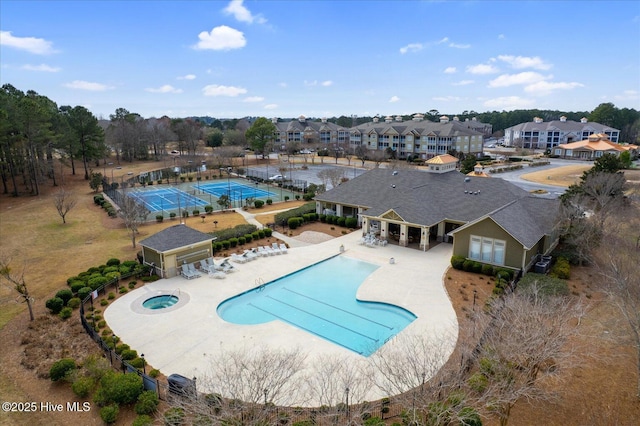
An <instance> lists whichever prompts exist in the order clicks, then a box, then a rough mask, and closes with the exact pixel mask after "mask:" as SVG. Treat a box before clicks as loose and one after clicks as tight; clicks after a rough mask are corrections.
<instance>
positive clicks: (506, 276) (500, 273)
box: [495, 268, 513, 281]
mask: <svg viewBox="0 0 640 426" xmlns="http://www.w3.org/2000/svg"><path fill="white" fill-rule="evenodd" d="M495 274H496V278H501V279H503V280H507V281H511V279H512V278H513V271H512V270H511V269H506V268H500V269H497V270H496V271H495Z"/></svg>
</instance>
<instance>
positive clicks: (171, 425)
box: [164, 407, 184, 426]
mask: <svg viewBox="0 0 640 426" xmlns="http://www.w3.org/2000/svg"><path fill="white" fill-rule="evenodd" d="M183 422H184V410H183V409H182V408H180V407H171V408H169V409H168V410H167V411H165V412H164V424H165V425H167V426H178V425H181V424H182V423H183Z"/></svg>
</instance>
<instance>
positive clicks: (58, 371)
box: [49, 358, 76, 382]
mask: <svg viewBox="0 0 640 426" xmlns="http://www.w3.org/2000/svg"><path fill="white" fill-rule="evenodd" d="M75 369H76V362H75V361H74V360H73V359H71V358H62V359H61V360H59V361H56V362H54V363H53V365H52V366H51V368H50V369H49V378H51V381H53V382H57V381H58V380H60V379H64V378H65V377H66V376H67V374H69V372H71V371H74V370H75Z"/></svg>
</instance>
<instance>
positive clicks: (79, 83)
mask: <svg viewBox="0 0 640 426" xmlns="http://www.w3.org/2000/svg"><path fill="white" fill-rule="evenodd" d="M64 86H65V87H68V88H69V89H77V90H87V91H89V92H104V91H105V90H110V89H113V87H111V86H107V85H106V84H101V83H92V82H90V81H84V80H74V81H72V82H71V83H66V84H65V85H64Z"/></svg>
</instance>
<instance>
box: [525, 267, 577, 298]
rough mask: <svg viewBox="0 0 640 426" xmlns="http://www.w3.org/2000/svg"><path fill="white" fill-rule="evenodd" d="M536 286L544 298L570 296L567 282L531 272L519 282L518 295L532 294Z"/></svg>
mask: <svg viewBox="0 0 640 426" xmlns="http://www.w3.org/2000/svg"><path fill="white" fill-rule="evenodd" d="M534 286H535V288H536V291H537V292H538V294H540V295H544V296H568V295H569V286H568V285H567V282H566V281H564V280H562V279H560V278H555V277H552V276H548V275H544V274H536V273H533V272H529V273H528V274H526V275H525V276H524V277H522V279H521V280H520V281H519V282H518V287H517V290H518V293H524V294H527V293H530V292H532V291H533V287H534Z"/></svg>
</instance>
